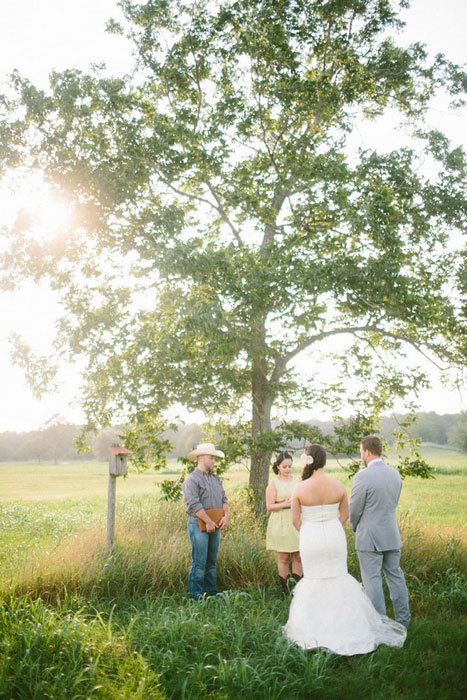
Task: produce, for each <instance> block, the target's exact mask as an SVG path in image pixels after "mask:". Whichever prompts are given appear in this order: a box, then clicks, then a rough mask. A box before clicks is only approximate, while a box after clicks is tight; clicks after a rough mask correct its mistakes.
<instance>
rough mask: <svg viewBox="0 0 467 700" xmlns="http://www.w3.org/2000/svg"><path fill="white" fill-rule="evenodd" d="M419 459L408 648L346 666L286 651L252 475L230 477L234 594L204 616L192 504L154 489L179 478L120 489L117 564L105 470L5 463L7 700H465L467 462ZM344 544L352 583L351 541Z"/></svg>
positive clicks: (229, 583) (136, 481) (410, 488)
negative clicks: (252, 496)
mask: <svg viewBox="0 0 467 700" xmlns="http://www.w3.org/2000/svg"><path fill="white" fill-rule="evenodd" d="M424 456H425V457H426V458H427V459H428V460H429V461H430V463H431V464H432V465H433V467H434V470H435V476H436V478H435V479H433V480H429V481H421V480H418V479H414V478H410V479H406V481H405V483H404V487H403V492H402V497H401V503H400V506H399V522H400V525H401V529H402V535H403V540H404V548H403V563H402V566H403V568H404V571H405V573H406V577H407V582H408V586H409V591H410V599H411V607H412V611H413V622H412V625H411V627H410V630H409V635H408V638H407V641H406V644H405V645H404V647H403V649H401V650H394V649H390V648H388V647H380V648H379V649H378V650H377V651H375V652H374V653H372V654H369V655H366V656H361V657H352V658H339V657H335V656H333V655H332V654H328V653H326V652H324V651H314V652H303V651H302V650H300V649H298V648H296V647H294V646H290V645H288V644H287V642H286V640H285V639H284V637H283V635H282V633H281V626H282V625H283V624H284V622H285V621H286V619H287V611H288V605H289V601H287V600H283V599H282V598H281V597H280V595H279V591H278V587H277V585H276V562H275V557H274V554H273V553H271V552H266V551H265V549H264V528H265V522H266V520H262V519H258V518H255V517H254V516H253V514H252V512H251V511H250V509H249V507H248V505H247V503H246V501H245V497H244V493H243V492H242V486H243V485H244V484H245V483H246V481H247V478H248V473H247V470H246V469H245V468H233V469H232V470H229V472H227V473H226V475H225V477H226V489H227V491H228V493H229V494H230V496H231V509H232V514H233V516H232V524H231V527H230V529H229V531H228V532H227V533H226V534H225V535H224V536H223V541H222V545H221V550H220V555H219V566H218V578H219V587H220V589H221V590H225V591H226V593H225V594H223V596H222V597H220V598H219V599H217V600H207V601H205V602H203V603H201V604H195V603H193V602H192V601H190V600H189V598H188V596H187V593H186V577H187V572H188V567H189V562H190V551H189V544H188V538H187V536H186V518H185V515H184V509H183V504H182V503H177V504H166V503H161V501H160V499H159V489H158V488H157V482H158V481H160V480H162V479H164V478H168V477H169V476H170V474H172V475H174V474H176V473H177V472H178V471H179V470H180V467H179V465H177V464H176V463H171V464H170V465H169V466H168V469H167V473H166V474H161V473H158V474H154V473H152V474H151V473H146V474H134V473H131V474H130V475H129V476H128V478H127V479H123V478H120V479H118V483H117V545H116V547H115V550H114V552H113V554H112V556H111V557H109V556H108V555H107V553H106V551H105V547H104V541H105V513H106V498H107V478H108V477H107V470H108V468H107V465H106V464H96V463H69V464H61V465H60V464H59V465H52V464H42V465H37V464H31V463H27V464H1V465H0V528H1V532H2V538H1V540H0V565H1V569H0V572H1V573H0V698H2V699H5V700H30V699H34V700H43V699H44V700H45V699H46V698H52V699H53V700H68V699H69V698H74V699H76V700H88V699H89V700H94V699H96V700H104V699H109V700H111V699H112V700H114V699H117V700H119V699H122V700H123V699H128V700H133V698H135V699H139V698H141V700H152V699H155V700H164V699H169V698H170V699H173V700H178V698H190V699H193V700H240V699H242V700H243V698H256V699H257V700H263V698H264V699H266V698H267V699H268V700H279V699H282V698H283V699H284V700H310V699H311V700H313V699H314V698H316V699H317V700H318V699H319V700H334V699H335V700H339V699H340V698H346V700H354V699H355V700H356V699H357V698H358V700H360V699H361V698H365V699H366V698H368V699H370V700H393V699H394V700H396V698H397V699H400V698H403V699H404V700H435V699H436V700H445V699H446V700H457V698H459V700H460V698H463V697H464V696H465V687H464V685H463V673H462V669H463V665H464V664H465V659H464V655H463V651H462V643H463V640H464V641H465V635H466V631H467V625H466V614H467V600H466V598H467V593H466V588H467V586H466V578H465V573H466V559H465V549H463V543H465V506H464V502H463V501H464V494H465V491H466V484H467V459H466V456H465V455H461V454H460V453H456V452H453V451H450V450H445V449H442V448H436V447H429V448H426V449H425V455H424ZM389 461H390V456H389ZM328 469H329V473H330V474H331V475H333V476H335V477H336V478H339V479H341V480H342V481H343V483H345V484H346V486H347V487H348V488H349V491H350V488H351V483H350V481H349V480H348V477H347V474H346V472H345V471H344V469H342V467H340V466H339V465H338V464H337V463H336V462H332V461H331V462H330V463H329V465H328ZM297 473H298V469H297ZM348 542H349V570H350V573H352V575H354V576H356V577H357V578H358V576H359V571H358V563H357V558H356V554H355V550H354V548H353V536H352V534H351V532H350V530H348ZM389 610H390V608H389Z"/></svg>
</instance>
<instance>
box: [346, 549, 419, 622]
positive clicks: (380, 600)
mask: <svg viewBox="0 0 467 700" xmlns="http://www.w3.org/2000/svg"><path fill="white" fill-rule="evenodd" d="M357 554H358V560H359V562H360V571H361V574H362V582H363V588H364V589H365V593H366V594H367V596H368V598H369V599H370V600H371V602H372V603H373V605H374V607H375V608H376V610H377V611H378V612H379V614H380V615H386V603H385V602H384V593H383V581H382V578H381V568H382V569H383V571H384V577H385V579H386V583H387V584H388V588H389V595H390V596H391V600H392V605H393V608H394V617H395V618H396V620H397V622H400V623H402V624H403V625H405V626H406V627H407V625H408V624H409V622H410V610H409V594H408V591H407V586H406V583H405V578H404V574H403V571H402V569H401V568H400V566H399V562H400V558H401V553H400V550H399V549H390V550H387V551H385V552H364V551H361V550H357Z"/></svg>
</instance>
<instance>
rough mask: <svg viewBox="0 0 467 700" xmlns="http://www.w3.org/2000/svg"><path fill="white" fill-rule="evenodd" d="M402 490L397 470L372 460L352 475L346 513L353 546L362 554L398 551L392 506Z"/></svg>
mask: <svg viewBox="0 0 467 700" xmlns="http://www.w3.org/2000/svg"><path fill="white" fill-rule="evenodd" d="M401 488H402V479H401V477H400V474H399V472H398V471H397V469H393V468H392V467H390V466H388V465H387V464H386V463H385V462H383V460H382V459H375V460H373V461H372V462H370V464H369V465H368V467H366V469H362V471H360V472H358V473H357V474H356V475H355V476H354V480H353V485H352V496H351V498H350V504H349V511H350V523H351V525H352V529H353V531H354V532H355V547H356V549H359V550H360V551H363V552H375V551H376V552H384V551H387V550H389V549H399V548H400V547H401V545H402V540H401V536H400V532H399V528H398V527H397V521H396V507H397V503H398V501H399V496H400V492H401Z"/></svg>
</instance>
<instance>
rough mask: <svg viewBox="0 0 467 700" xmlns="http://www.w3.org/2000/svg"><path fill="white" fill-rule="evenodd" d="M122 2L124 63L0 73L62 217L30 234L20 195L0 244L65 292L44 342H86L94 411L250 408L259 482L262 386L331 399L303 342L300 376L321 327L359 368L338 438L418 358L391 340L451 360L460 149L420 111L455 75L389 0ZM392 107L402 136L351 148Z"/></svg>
mask: <svg viewBox="0 0 467 700" xmlns="http://www.w3.org/2000/svg"><path fill="white" fill-rule="evenodd" d="M119 4H120V6H121V8H122V10H123V13H124V17H125V19H124V23H123V27H122V26H120V25H119V24H117V22H114V21H112V22H111V23H110V25H109V29H110V30H111V31H114V32H117V33H118V32H120V33H126V34H127V35H128V36H130V37H131V39H132V40H133V41H134V47H135V66H134V70H133V71H132V73H131V75H130V74H129V75H126V76H123V77H122V78H110V77H108V76H106V74H105V71H104V69H103V68H102V67H101V68H99V67H95V68H94V70H93V71H92V72H91V73H90V74H84V73H82V72H79V71H77V70H67V71H64V72H62V73H53V74H52V75H51V78H50V90H49V91H47V92H43V91H41V90H38V89H36V88H35V87H34V86H33V85H31V84H30V83H29V82H28V81H27V80H25V79H23V78H21V77H20V76H19V75H15V76H13V80H12V85H13V87H14V89H15V95H14V96H11V94H10V96H9V97H8V98H5V99H4V103H5V105H6V107H7V111H8V115H7V118H6V119H5V121H4V122H3V125H2V128H1V132H0V137H1V139H2V142H3V165H4V167H5V168H11V167H13V166H15V165H18V164H22V165H23V166H26V167H35V168H40V169H42V170H43V172H44V173H45V175H46V178H47V180H48V181H49V182H50V183H51V185H52V186H53V187H54V188H56V190H57V191H59V192H63V193H65V194H66V196H67V197H68V200H69V202H70V206H71V207H72V208H73V212H74V222H75V223H74V226H73V227H71V229H70V230H69V231H67V232H66V233H65V232H64V234H63V235H61V236H58V237H55V238H51V239H46V240H44V241H43V242H42V243H39V242H38V241H33V240H32V239H31V236H30V235H28V222H27V221H26V220H25V219H24V217H23V218H20V219H19V220H18V222H17V224H16V226H15V227H13V229H12V230H11V231H10V232H9V236H10V238H9V241H10V245H9V248H8V251H7V253H6V254H5V255H4V260H3V262H4V268H5V269H7V271H8V275H7V276H8V279H9V280H10V281H11V280H15V279H22V278H23V277H24V276H31V275H33V276H34V278H35V279H41V278H43V277H46V278H48V279H50V282H51V284H52V285H53V286H54V287H55V288H57V289H58V290H60V291H61V292H62V297H63V304H64V306H65V309H66V313H65V315H64V317H63V319H62V322H61V325H60V328H59V335H58V347H59V349H62V350H63V351H66V352H69V353H71V355H75V354H79V353H82V354H84V355H85V356H86V357H87V358H88V360H87V362H88V364H87V370H86V373H85V389H84V406H85V409H86V412H87V415H88V418H89V423H90V425H93V424H101V425H102V424H106V423H109V421H110V420H112V419H113V418H114V417H115V416H118V419H119V420H120V419H121V416H122V414H123V415H126V416H129V415H131V416H132V419H134V420H136V421H139V422H140V423H141V422H144V419H145V418H154V416H155V415H156V413H160V412H161V411H163V410H164V409H165V408H167V407H168V406H170V405H172V404H174V403H180V404H183V405H184V406H186V407H188V408H199V407H202V408H203V409H204V410H205V412H206V413H208V414H210V415H212V416H217V417H219V416H223V417H224V418H225V417H226V416H227V417H228V418H229V420H232V419H234V418H235V419H236V418H237V417H238V416H239V415H240V416H241V415H242V412H243V416H245V414H249V415H250V418H251V426H250V429H251V433H250V438H249V440H250V442H249V444H250V446H251V450H252V454H251V485H252V486H253V488H254V490H255V492H256V494H257V495H258V496H259V495H262V494H263V493H264V487H265V485H266V483H267V479H268V466H269V458H270V454H271V450H272V448H273V447H274V441H273V440H272V441H271V440H270V439H269V438H268V436H270V435H272V434H273V432H272V423H271V416H272V415H273V409H274V407H275V406H277V404H278V403H280V402H284V401H286V405H287V406H288V407H293V406H294V405H301V406H309V407H310V409H311V412H315V413H316V412H317V411H318V410H319V407H320V405H321V402H326V403H327V405H331V406H332V407H334V408H335V409H336V410H337V407H338V405H339V402H340V403H341V404H342V403H344V402H345V401H346V397H345V392H344V385H343V384H342V383H339V382H335V383H334V384H333V385H327V384H326V382H323V381H321V380H320V376H319V372H317V373H316V372H315V373H313V370H314V369H315V365H314V364H313V363H312V362H311V361H310V376H308V377H305V379H303V378H302V379H301V378H300V377H299V376H298V375H297V374H296V371H295V370H296V366H295V363H296V361H297V358H298V357H299V355H301V354H303V353H306V352H310V350H313V349H315V348H316V349H319V348H320V346H321V345H322V343H323V341H327V342H328V344H329V339H332V340H333V348H332V349H333V353H334V360H335V362H336V363H340V364H341V366H342V371H343V374H344V375H346V374H356V375H357V377H358V380H359V382H360V390H359V391H357V392H354V393H353V395H352V397H351V401H352V403H353V406H354V413H355V415H356V416H357V417H358V418H359V420H358V421H357V423H356V425H355V426H354V437H355V439H357V438H358V431H359V430H360V429H363V427H364V426H368V425H370V423H371V422H370V423H369V422H367V423H365V420H364V419H363V418H364V416H367V417H368V416H373V417H374V415H375V414H376V412H377V411H378V410H380V409H381V407H383V406H390V405H391V402H392V401H393V400H394V397H395V396H398V395H404V394H405V393H407V392H408V391H411V390H416V389H417V387H418V386H420V385H421V383H422V382H423V376H422V374H421V373H420V372H418V371H416V372H414V371H413V370H411V369H410V368H407V366H406V362H405V361H404V360H403V359H402V360H401V358H403V356H404V355H403V354H404V348H405V347H415V348H417V349H419V350H421V351H422V352H423V353H425V354H428V355H429V356H431V357H436V358H438V359H441V361H442V362H443V363H444V365H445V366H456V365H460V364H462V358H463V348H462V339H463V338H465V335H464V334H463V333H462V322H463V316H462V307H461V304H460V300H459V295H458V293H457V292H456V287H457V284H458V282H459V287H461V286H462V270H461V266H460V263H459V260H458V258H457V257H456V256H454V255H453V254H452V251H449V247H448V241H449V233H450V232H451V231H453V230H455V229H459V230H462V229H464V227H465V221H466V213H467V206H466V197H465V189H464V188H465V160H464V154H463V152H462V150H461V149H460V148H452V147H451V146H450V144H449V141H448V140H447V138H446V137H444V136H443V135H442V134H441V133H439V132H437V131H432V130H429V128H428V127H427V126H425V125H424V116H425V114H426V112H427V109H428V107H429V104H430V100H431V98H432V97H433V95H434V94H435V93H436V91H437V90H438V89H441V90H444V91H445V93H451V94H452V95H453V96H454V97H456V98H459V95H460V93H462V91H463V90H464V88H465V86H466V77H465V74H463V73H462V72H461V71H460V69H459V68H458V67H456V66H454V65H453V64H451V63H450V62H449V61H448V60H446V59H445V58H444V57H442V56H438V57H437V58H436V60H435V61H434V63H433V64H430V63H429V61H428V58H427V53H426V51H425V50H424V48H423V46H422V45H420V44H414V45H412V46H409V47H406V48H403V47H401V46H398V45H397V43H396V40H395V39H394V35H395V34H396V30H397V29H398V28H399V27H400V26H401V23H400V20H399V19H398V15H397V13H398V8H397V3H394V2H390V0H288V1H287V0H237V1H232V0H230V1H229V0H225V1H219V0H217V1H209V2H208V1H203V0H200V1H197V2H191V1H190V2H183V1H182V0H149V1H147V2H141V3H136V2H129V1H127V0H123V1H122V2H120V3H119ZM399 4H400V5H401V6H402V7H404V6H407V4H408V3H406V2H400V3H399ZM387 110H392V111H393V113H394V114H395V113H397V114H398V115H399V116H400V118H401V121H402V122H403V123H404V125H405V129H406V132H407V133H408V134H410V135H411V136H412V137H413V138H414V145H413V148H408V147H404V148H400V149H398V150H391V151H388V150H386V149H385V148H384V143H382V144H381V148H380V149H379V152H376V151H374V150H372V151H368V150H360V151H358V152H357V151H356V150H355V149H352V148H351V146H350V144H349V138H351V136H352V132H353V130H354V128H355V127H358V128H359V129H360V130H363V129H364V128H365V124H366V123H367V122H368V120H372V119H376V118H378V117H380V116H381V115H382V114H383V113H384V112H385V111H387ZM464 351H465V347H464ZM391 357H392V359H391ZM407 370H408V371H407ZM312 375H313V376H312ZM247 417H248V415H247ZM153 427H154V426H153ZM292 432H293V431H292Z"/></svg>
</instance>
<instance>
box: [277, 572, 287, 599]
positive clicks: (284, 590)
mask: <svg viewBox="0 0 467 700" xmlns="http://www.w3.org/2000/svg"><path fill="white" fill-rule="evenodd" d="M279 581H280V582H281V589H282V595H283V596H284V598H287V597H288V595H289V587H288V585H287V579H286V578H282V576H279Z"/></svg>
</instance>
